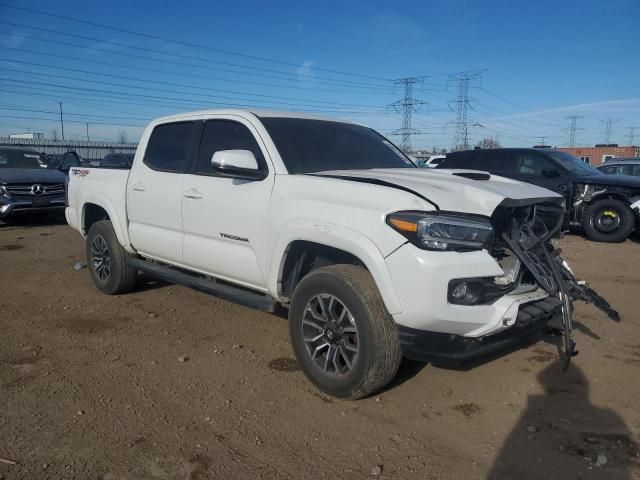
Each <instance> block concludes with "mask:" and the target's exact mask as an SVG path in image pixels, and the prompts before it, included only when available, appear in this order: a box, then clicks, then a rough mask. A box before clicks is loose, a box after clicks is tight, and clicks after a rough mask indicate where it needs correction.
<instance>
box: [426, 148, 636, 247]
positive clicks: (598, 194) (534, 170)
mask: <svg viewBox="0 0 640 480" xmlns="http://www.w3.org/2000/svg"><path fill="white" fill-rule="evenodd" d="M437 168H448V169H470V170H484V171H486V172H489V173H492V174H494V175H500V176H503V177H507V178H512V179H514V180H520V181H522V182H527V183H531V184H534V185H538V186H540V187H544V188H548V189H549V190H552V191H554V192H557V193H560V194H561V195H563V196H564V197H565V199H566V205H567V214H566V217H565V224H566V226H572V227H581V228H582V229H583V230H584V232H585V234H586V235H587V237H588V238H589V239H591V240H595V241H599V242H622V241H624V240H625V239H626V238H627V237H628V236H629V235H630V234H631V232H633V230H634V229H636V228H637V227H638V225H640V178H638V177H632V176H627V175H606V174H604V173H603V172H601V171H600V170H597V169H595V168H593V167H591V166H590V165H588V164H586V163H584V162H583V161H581V160H579V159H577V158H576V157H574V156H572V155H570V154H568V153H566V152H561V151H558V150H553V149H534V148H498V149H486V150H467V151H462V152H452V153H448V154H447V156H446V158H445V159H444V161H442V162H441V163H440V164H439V165H438V166H437ZM478 181H481V180H478Z"/></svg>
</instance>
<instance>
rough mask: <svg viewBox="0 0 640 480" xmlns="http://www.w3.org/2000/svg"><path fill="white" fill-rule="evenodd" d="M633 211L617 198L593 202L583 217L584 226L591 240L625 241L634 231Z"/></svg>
mask: <svg viewBox="0 0 640 480" xmlns="http://www.w3.org/2000/svg"><path fill="white" fill-rule="evenodd" d="M634 226H635V218H634V214H633V211H632V210H631V209H630V208H629V207H628V206H627V205H625V203H624V202H622V201H620V200H616V199H615V198H607V199H605V200H599V201H597V202H594V203H593V204H591V205H590V206H589V207H588V208H587V210H586V212H585V213H584V217H583V219H582V228H583V229H584V233H585V234H586V235H587V237H588V238H589V239H590V240H595V241H596V242H607V243H618V242H624V241H625V240H626V239H627V237H628V236H629V235H630V234H631V232H632V231H633V227H634Z"/></svg>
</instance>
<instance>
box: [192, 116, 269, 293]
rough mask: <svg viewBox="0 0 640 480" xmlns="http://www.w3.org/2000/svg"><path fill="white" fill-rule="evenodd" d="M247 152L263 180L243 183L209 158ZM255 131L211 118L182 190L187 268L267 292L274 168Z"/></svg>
mask: <svg viewBox="0 0 640 480" xmlns="http://www.w3.org/2000/svg"><path fill="white" fill-rule="evenodd" d="M222 150H249V151H251V152H252V153H253V154H254V156H255V157H256V160H257V161H258V165H259V166H260V168H261V169H264V170H265V171H268V172H269V173H268V175H267V177H266V178H265V179H263V180H259V181H251V180H243V179H239V178H233V177H229V176H222V175H220V174H219V173H217V172H216V171H215V170H214V169H213V167H212V165H211V158H212V157H213V154H214V153H215V152H217V151H222ZM268 162H269V160H268V157H267V156H266V149H265V148H264V145H263V144H262V142H261V140H259V136H257V132H256V131H255V129H254V127H253V126H252V125H251V124H250V123H248V122H246V121H245V120H234V119H231V118H224V117H220V118H216V119H213V120H207V121H206V122H205V124H204V127H203V130H202V136H201V139H200V143H199V147H198V153H197V157H196V162H195V167H194V169H193V171H192V172H191V173H189V174H188V175H185V179H184V183H183V188H182V220H183V229H184V243H183V257H184V265H185V266H186V267H188V268H192V269H193V270H197V271H200V272H202V273H206V274H209V275H212V276H215V277H219V278H222V279H225V280H230V281H233V282H236V283H240V284H242V285H245V286H248V287H252V288H256V289H259V290H265V289H266V276H265V272H264V269H265V268H266V266H265V265H264V264H261V262H260V259H262V260H263V261H264V260H265V259H266V258H267V252H266V246H267V242H266V239H267V227H268V211H269V202H270V199H271V190H272V187H273V182H274V173H273V168H268V167H267V163H268Z"/></svg>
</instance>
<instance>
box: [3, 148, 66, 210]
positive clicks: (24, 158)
mask: <svg viewBox="0 0 640 480" xmlns="http://www.w3.org/2000/svg"><path fill="white" fill-rule="evenodd" d="M46 166H47V164H46V161H45V159H44V157H43V156H42V154H40V153H38V152H37V151H35V150H30V149H26V148H8V147H0V218H2V219H5V218H7V217H9V216H11V215H15V214H19V213H29V212H39V213H52V212H63V211H64V208H65V181H66V175H65V174H64V173H62V172H60V171H59V170H51V169H48V168H44V167H46Z"/></svg>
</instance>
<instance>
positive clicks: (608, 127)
mask: <svg viewBox="0 0 640 480" xmlns="http://www.w3.org/2000/svg"><path fill="white" fill-rule="evenodd" d="M600 121H601V122H604V143H606V144H609V143H611V131H612V130H613V128H612V127H613V124H614V123H616V122H617V121H618V120H614V119H613V118H607V119H606V120H600Z"/></svg>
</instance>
